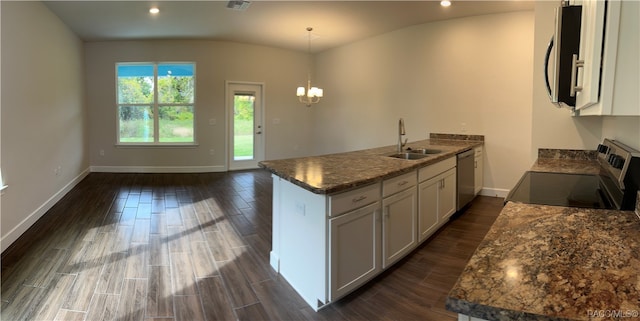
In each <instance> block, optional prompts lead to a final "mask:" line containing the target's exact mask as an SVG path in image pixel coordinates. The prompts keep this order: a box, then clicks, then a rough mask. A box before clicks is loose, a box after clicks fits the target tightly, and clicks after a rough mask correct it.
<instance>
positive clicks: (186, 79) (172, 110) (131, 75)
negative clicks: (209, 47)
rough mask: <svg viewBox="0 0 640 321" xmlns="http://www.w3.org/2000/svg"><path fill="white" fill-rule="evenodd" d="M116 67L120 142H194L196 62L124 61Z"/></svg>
mask: <svg viewBox="0 0 640 321" xmlns="http://www.w3.org/2000/svg"><path fill="white" fill-rule="evenodd" d="M116 69H117V76H116V78H117V101H118V118H119V123H118V131H119V133H118V143H125V144H129V143H133V144H135V143H143V144H158V143H195V137H194V128H195V120H194V106H193V103H194V101H195V94H194V87H195V64H193V63H170V64H157V65H156V64H149V63H146V64H145V63H142V64H135V63H134V64H132V63H124V64H116ZM156 88H157V91H156ZM155 95H157V96H155ZM155 126H157V128H156V127H155Z"/></svg>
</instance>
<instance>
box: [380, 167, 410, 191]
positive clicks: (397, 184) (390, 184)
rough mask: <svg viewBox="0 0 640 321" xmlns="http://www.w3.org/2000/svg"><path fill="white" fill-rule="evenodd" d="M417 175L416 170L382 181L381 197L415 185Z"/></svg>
mask: <svg viewBox="0 0 640 321" xmlns="http://www.w3.org/2000/svg"><path fill="white" fill-rule="evenodd" d="M417 182H418V177H417V175H416V172H415V171H414V172H411V173H407V174H403V175H400V176H397V177H393V178H389V179H387V180H385V181H384V182H383V183H382V197H387V196H389V195H391V194H395V193H397V192H400V191H404V190H405V189H407V188H409V187H414V186H416V184H417Z"/></svg>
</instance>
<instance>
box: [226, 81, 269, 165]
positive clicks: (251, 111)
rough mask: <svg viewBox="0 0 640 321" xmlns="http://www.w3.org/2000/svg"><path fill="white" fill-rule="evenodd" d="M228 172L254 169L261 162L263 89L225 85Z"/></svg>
mask: <svg viewBox="0 0 640 321" xmlns="http://www.w3.org/2000/svg"><path fill="white" fill-rule="evenodd" d="M227 104H228V109H227V114H228V115H229V116H228V119H229V122H228V124H229V149H228V150H229V158H228V159H229V169H230V170H236V169H250V168H257V167H258V162H260V161H261V160H263V159H264V146H263V144H264V143H263V134H262V133H263V128H262V85H261V84H254V83H238V82H228V83H227Z"/></svg>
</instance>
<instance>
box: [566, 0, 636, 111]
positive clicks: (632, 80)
mask: <svg viewBox="0 0 640 321" xmlns="http://www.w3.org/2000/svg"><path fill="white" fill-rule="evenodd" d="M574 4H577V5H582V26H581V38H580V54H579V60H582V61H584V66H583V67H582V68H578V72H577V85H578V86H579V87H582V89H581V90H580V91H578V92H577V93H576V113H575V114H576V115H580V116H589V115H612V116H639V115H640V91H639V90H638V88H640V80H639V79H640V76H639V75H640V72H639V70H640V59H638V56H640V51H639V47H640V45H639V44H640V37H638V34H639V33H640V2H638V1H629V0H626V1H618V0H612V1H606V2H605V1H601V0H581V1H574ZM605 6H606V7H605Z"/></svg>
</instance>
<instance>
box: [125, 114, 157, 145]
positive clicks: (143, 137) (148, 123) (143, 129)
mask: <svg viewBox="0 0 640 321" xmlns="http://www.w3.org/2000/svg"><path fill="white" fill-rule="evenodd" d="M118 114H119V120H120V136H119V137H120V142H123V143H140V142H142V143H153V133H154V127H153V123H154V119H153V107H152V106H120V107H119V112H118Z"/></svg>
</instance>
